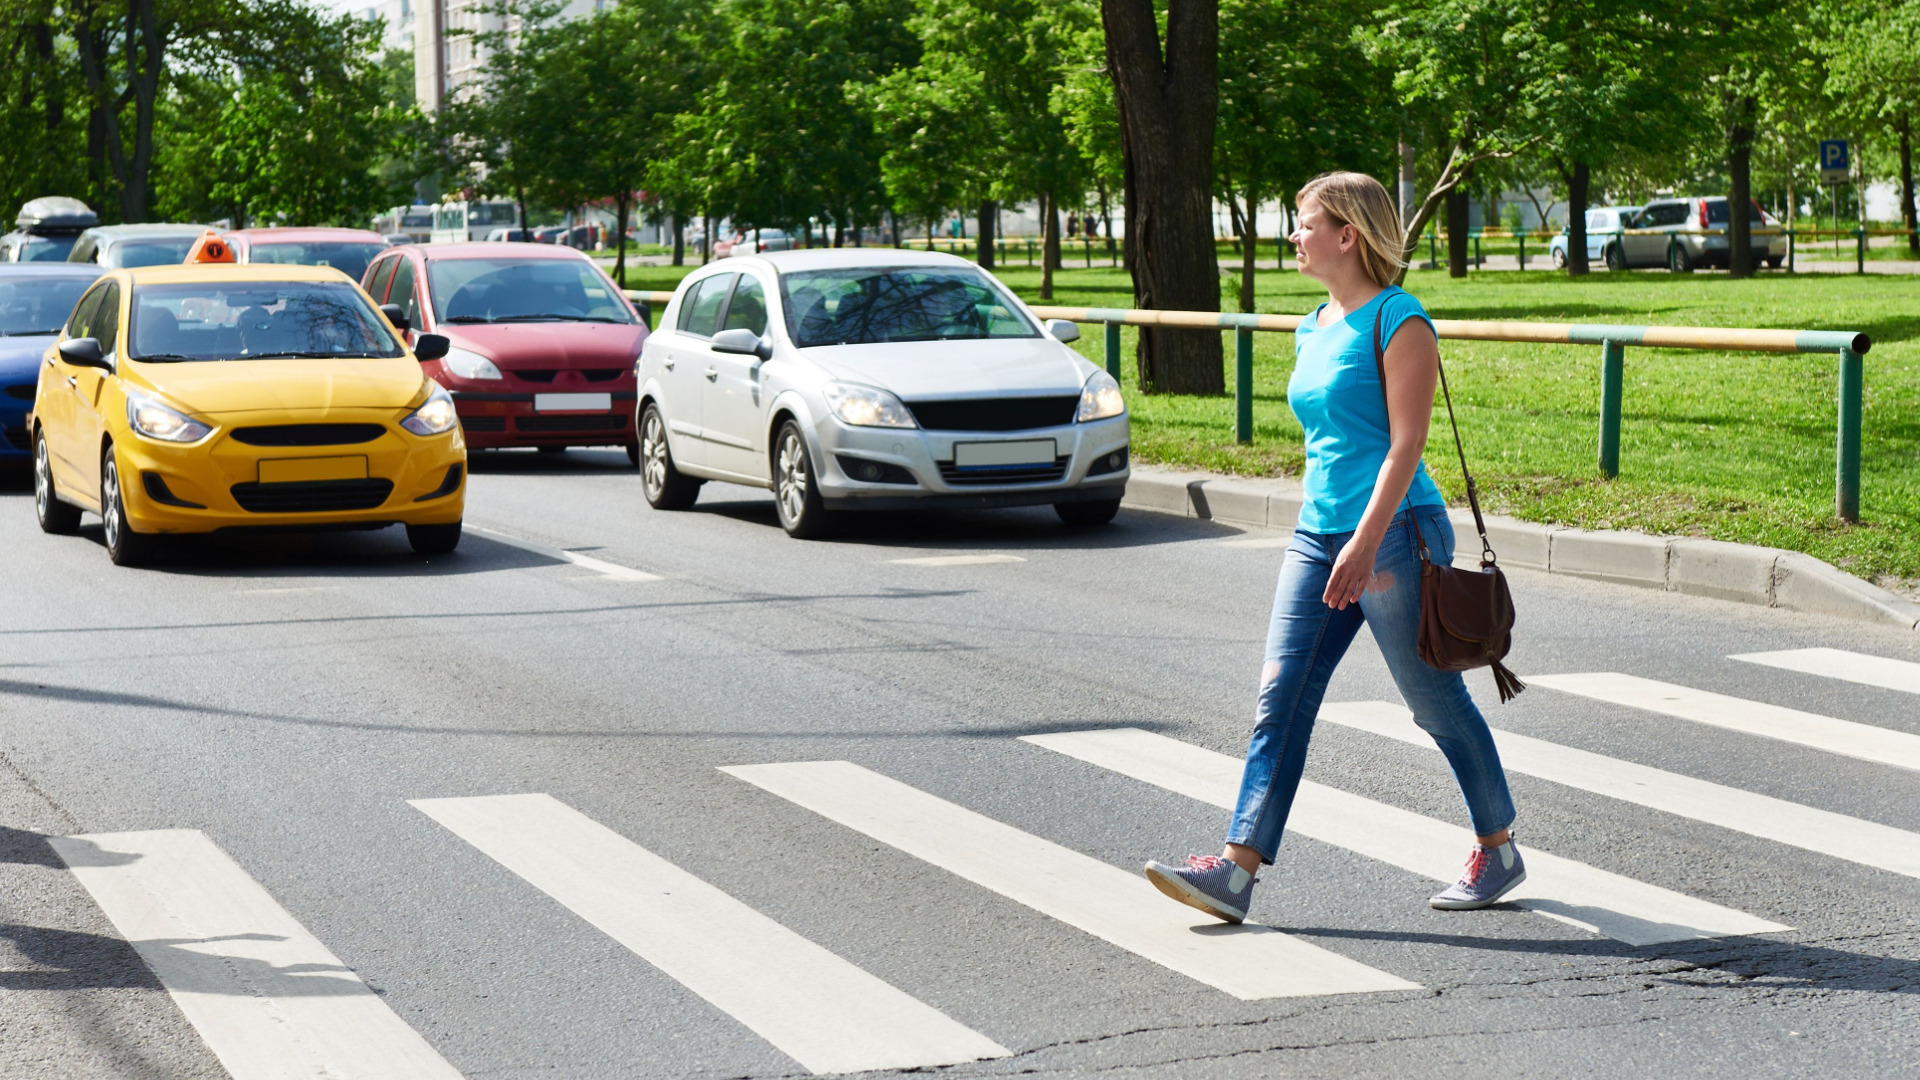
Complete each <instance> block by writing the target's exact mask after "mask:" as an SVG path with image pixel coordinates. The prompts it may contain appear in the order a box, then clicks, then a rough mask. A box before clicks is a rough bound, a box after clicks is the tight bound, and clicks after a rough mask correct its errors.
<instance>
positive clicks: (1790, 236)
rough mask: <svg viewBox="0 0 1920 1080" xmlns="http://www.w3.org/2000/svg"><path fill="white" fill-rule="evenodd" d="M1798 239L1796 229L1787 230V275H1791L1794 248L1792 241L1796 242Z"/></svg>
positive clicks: (1798, 231) (1798, 232)
mask: <svg viewBox="0 0 1920 1080" xmlns="http://www.w3.org/2000/svg"><path fill="white" fill-rule="evenodd" d="M1799 237H1800V230H1798V229H1788V230H1787V273H1789V274H1791V273H1793V249H1794V247H1795V246H1796V245H1795V243H1794V241H1796V240H1798V239H1799Z"/></svg>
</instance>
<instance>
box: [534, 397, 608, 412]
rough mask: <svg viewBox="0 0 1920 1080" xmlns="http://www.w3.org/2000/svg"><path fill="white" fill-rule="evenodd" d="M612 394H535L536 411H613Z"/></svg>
mask: <svg viewBox="0 0 1920 1080" xmlns="http://www.w3.org/2000/svg"><path fill="white" fill-rule="evenodd" d="M612 410H613V395H612V394H535V395H533V411H534V412H611V411H612Z"/></svg>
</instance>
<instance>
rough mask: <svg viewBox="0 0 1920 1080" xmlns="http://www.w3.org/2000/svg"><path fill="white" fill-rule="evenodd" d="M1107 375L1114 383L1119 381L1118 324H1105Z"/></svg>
mask: <svg viewBox="0 0 1920 1080" xmlns="http://www.w3.org/2000/svg"><path fill="white" fill-rule="evenodd" d="M1107 374H1109V375H1111V376H1113V381H1114V382H1119V381H1120V324H1119V323H1117V322H1110V323H1108V324H1107Z"/></svg>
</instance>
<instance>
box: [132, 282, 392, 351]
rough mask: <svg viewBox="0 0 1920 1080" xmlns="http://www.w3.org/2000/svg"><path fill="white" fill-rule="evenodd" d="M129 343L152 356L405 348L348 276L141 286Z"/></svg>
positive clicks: (137, 296) (136, 298)
mask: <svg viewBox="0 0 1920 1080" xmlns="http://www.w3.org/2000/svg"><path fill="white" fill-rule="evenodd" d="M133 300H134V302H133V323H132V328H131V329H132V333H131V338H132V348H131V349H130V350H129V351H128V355H129V356H130V357H132V358H133V359H135V360H140V361H145V362H147V363H177V362H182V361H205V360H272V359H351V358H366V359H371V358H375V357H394V356H400V355H403V352H402V349H401V347H400V343H399V341H397V340H396V339H395V338H394V336H393V333H392V331H390V330H388V329H387V324H386V321H385V320H384V319H383V318H382V317H381V316H380V313H379V312H377V311H375V310H374V309H373V307H372V305H370V304H368V303H367V301H366V299H365V298H364V297H362V296H361V295H360V291H359V290H358V289H355V288H354V287H353V286H352V285H351V284H349V283H347V282H344V281H227V282H211V281H209V282H193V283H185V284H168V285H158V284H156V285H141V286H138V287H136V288H135V290H134V293H133Z"/></svg>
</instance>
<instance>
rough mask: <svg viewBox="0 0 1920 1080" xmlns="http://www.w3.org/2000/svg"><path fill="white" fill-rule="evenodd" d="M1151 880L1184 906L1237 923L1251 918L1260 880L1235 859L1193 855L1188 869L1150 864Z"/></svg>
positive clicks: (1157, 862) (1148, 868) (1149, 878)
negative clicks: (1255, 885) (1251, 903)
mask: <svg viewBox="0 0 1920 1080" xmlns="http://www.w3.org/2000/svg"><path fill="white" fill-rule="evenodd" d="M1147 880H1148V881H1151V882H1153V887H1154V888H1156V889H1159V890H1160V891H1161V892H1163V893H1166V894H1167V895H1168V896H1171V897H1173V898H1174V899H1175V900H1178V901H1180V902H1181V903H1183V904H1187V905H1189V906H1192V907H1197V908H1199V909H1200V910H1201V911H1204V912H1206V913H1207V914H1209V915H1211V916H1213V917H1214V918H1216V919H1222V920H1225V921H1226V922H1230V923H1237V922H1240V921H1242V920H1244V919H1245V918H1246V917H1247V899H1248V898H1249V897H1251V896H1252V895H1253V883H1254V881H1255V880H1256V879H1255V878H1254V876H1253V875H1252V874H1249V873H1247V872H1246V871H1245V870H1242V869H1241V868H1240V867H1239V865H1238V864H1236V863H1235V862H1234V861H1233V860H1231V859H1223V858H1221V857H1220V856H1218V855H1189V856H1187V865H1186V866H1184V867H1180V866H1168V865H1167V864H1166V863H1163V862H1159V861H1154V862H1149V863H1148V864H1147Z"/></svg>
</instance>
